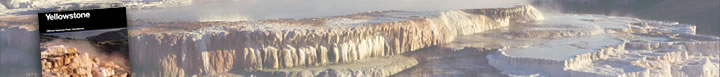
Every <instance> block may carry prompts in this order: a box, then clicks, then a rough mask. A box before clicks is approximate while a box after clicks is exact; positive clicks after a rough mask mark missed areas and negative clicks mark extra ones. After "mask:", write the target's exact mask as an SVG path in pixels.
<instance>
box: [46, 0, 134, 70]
mask: <svg viewBox="0 0 720 77" xmlns="http://www.w3.org/2000/svg"><path fill="white" fill-rule="evenodd" d="M38 21H39V30H40V51H41V53H40V54H41V63H42V64H41V65H42V76H43V77H128V76H130V75H129V74H130V63H129V61H128V60H129V59H128V58H129V52H128V50H129V49H128V32H127V17H126V9H125V8H124V7H121V8H107V9H93V10H79V11H63V12H48V13H38Z"/></svg>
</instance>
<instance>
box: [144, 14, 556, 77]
mask: <svg viewBox="0 0 720 77" xmlns="http://www.w3.org/2000/svg"><path fill="white" fill-rule="evenodd" d="M542 19H543V16H542V15H541V14H540V12H539V11H537V10H535V8H533V7H532V6H529V5H525V6H518V7H513V8H500V9H467V10H450V11H439V12H412V11H373V12H367V13H359V14H353V15H349V16H335V17H322V18H306V19H277V20H260V21H257V22H246V21H239V22H196V23H189V24H184V25H186V27H185V29H190V30H184V31H183V30H172V31H171V30H165V31H155V30H152V29H144V28H137V29H135V30H130V33H131V37H132V38H134V39H131V40H130V41H131V44H133V45H132V47H131V50H132V52H131V55H133V56H134V57H132V58H131V59H132V60H134V61H138V62H145V63H137V62H136V63H133V65H142V66H145V65H149V67H150V66H152V65H158V64H157V63H154V62H157V60H152V59H157V58H161V56H165V54H178V55H177V56H178V59H182V60H181V61H180V62H179V63H178V66H181V67H184V69H185V70H186V72H188V71H190V72H199V71H195V70H200V69H202V68H201V67H200V66H202V64H201V63H202V60H201V58H200V57H201V55H199V54H200V53H202V52H204V51H217V50H230V51H237V53H236V58H235V63H234V65H233V68H234V69H263V68H287V67H295V66H319V65H326V64H336V63H346V62H353V61H356V60H360V59H364V58H369V57H379V56H390V55H397V54H401V53H405V52H409V51H413V50H417V49H420V48H424V47H429V46H434V45H438V44H442V43H448V42H451V41H452V40H453V39H454V37H456V36H457V35H467V34H472V33H478V32H482V31H486V30H490V29H496V28H501V27H505V26H508V25H509V24H510V23H515V22H528V21H536V20H542ZM336 21H339V22H336ZM348 21H354V22H357V23H352V22H348ZM156 25H161V24H141V25H140V26H150V27H153V26H156ZM187 25H189V26H187ZM208 25H210V26H208ZM195 26H202V27H201V28H191V27H195ZM150 27H145V28H150ZM165 29H167V28H165Z"/></svg>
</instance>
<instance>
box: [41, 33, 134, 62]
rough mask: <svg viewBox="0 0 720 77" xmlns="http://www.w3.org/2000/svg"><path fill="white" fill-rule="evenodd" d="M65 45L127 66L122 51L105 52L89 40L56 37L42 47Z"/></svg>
mask: <svg viewBox="0 0 720 77" xmlns="http://www.w3.org/2000/svg"><path fill="white" fill-rule="evenodd" d="M58 45H63V46H64V47H65V48H76V49H77V50H78V52H79V53H88V54H89V55H90V56H92V57H94V58H98V59H100V60H101V61H100V62H114V63H115V64H118V65H122V66H127V65H128V63H127V59H126V58H125V57H124V56H123V55H122V54H121V53H105V52H102V51H101V50H102V49H100V48H97V47H95V46H93V45H92V43H91V42H90V41H87V40H63V39H55V40H52V41H49V42H45V43H42V45H41V47H43V48H47V47H49V46H58Z"/></svg>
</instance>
